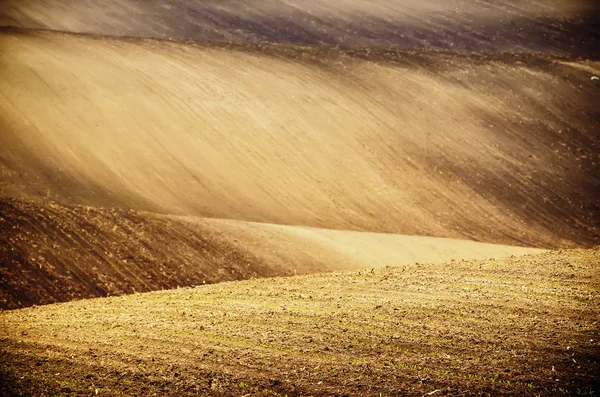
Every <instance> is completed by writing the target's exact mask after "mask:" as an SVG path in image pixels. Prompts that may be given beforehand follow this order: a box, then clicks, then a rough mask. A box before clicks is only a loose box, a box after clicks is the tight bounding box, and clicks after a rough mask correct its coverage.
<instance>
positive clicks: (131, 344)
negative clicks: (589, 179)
mask: <svg viewBox="0 0 600 397" xmlns="http://www.w3.org/2000/svg"><path fill="white" fill-rule="evenodd" d="M598 288H600V251H599V250H598V249H593V250H573V251H561V252H551V253H544V254H541V255H538V256H528V257H522V258H513V259H508V260H503V261H496V260H486V261H480V262H454V263H447V264H440V265H422V264H421V265H415V264H413V265H409V266H401V267H390V268H383V269H378V270H374V271H361V272H346V273H334V274H322V275H312V276H302V277H300V276H299V277H291V278H279V279H260V280H250V281H244V282H235V283H223V284H217V285H210V286H205V287H202V288H195V289H190V288H182V289H178V290H173V291H159V292H153V293H148V294H136V295H131V296H126V297H119V298H106V299H97V300H86V301H79V302H71V303H67V304H56V305H48V306H44V307H36V308H28V309H22V310H15V311H10V312H3V313H0V392H1V393H2V395H6V396H12V395H21V393H25V394H27V393H29V392H33V393H35V394H36V395H41V394H45V395H52V394H61V393H62V394H68V395H74V396H77V395H82V396H84V395H85V396H88V395H92V394H98V395H108V396H111V395H122V394H126V395H157V396H168V395H178V396H187V395H190V396H192V395H194V396H197V395H206V396H265V395H274V396H284V395H289V396H298V395H304V396H343V395H353V396H355V395H356V396H358V395H360V396H382V395H383V396H397V395H398V396H424V395H432V394H435V395H438V396H455V397H456V396H478V395H486V394H489V395H494V396H556V395H587V396H593V395H596V393H598V392H599V391H600V390H599V389H598V383H597V380H598V378H599V377H600V372H599V370H600V367H598V365H597V362H598V360H599V359H600V344H599V341H598V332H599V331H600V329H599V328H598V322H597V321H598V307H599V305H600V299H599V295H598V293H597V291H598ZM434 392H435V393H434ZM427 393H429V394H427Z"/></svg>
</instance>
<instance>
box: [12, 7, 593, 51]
mask: <svg viewBox="0 0 600 397" xmlns="http://www.w3.org/2000/svg"><path fill="white" fill-rule="evenodd" d="M0 11H1V12H0V25H5V26H15V27H24V28H36V29H40V28H41V29H51V30H58V31H67V32H76V33H92V34H100V35H111V36H135V37H155V38H163V39H171V40H189V39H192V40H198V41H203V42H206V41H216V42H227V43H259V42H267V43H287V44H303V45H323V44H327V45H335V46H344V47H368V48H381V47H383V48H395V49H398V48H404V49H421V50H422V49H425V50H431V49H438V50H450V51H469V52H483V51H485V52H490V51H493V52H514V51H517V52H544V53H552V54H561V55H575V56H585V57H597V56H598V55H600V51H599V48H600V31H599V29H598V27H599V26H600V18H599V15H600V12H599V11H600V6H599V5H598V2H597V1H594V0H528V1H520V0H504V1H498V0H484V1H470V0H455V1H447V0H427V1H421V0H403V1H395V0H344V1H340V0H319V1H307V0H281V1H279V0H218V1H206V0H203V1H179V0H144V1H135V0H104V1H100V0H28V1H22V0H2V1H0Z"/></svg>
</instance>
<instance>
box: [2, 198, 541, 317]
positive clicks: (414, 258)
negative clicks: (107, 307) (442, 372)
mask: <svg viewBox="0 0 600 397" xmlns="http://www.w3.org/2000/svg"><path fill="white" fill-rule="evenodd" d="M541 251H542V250H540V249H535V248H521V247H513V246H505V245H497V244H486V243H478V242H475V241H468V240H456V239H444V238H435V237H423V236H403V235H395V234H383V233H367V232H351V231H344V230H330V229H316V228H307V227H300V226H286V225H274V224H265V223H252V222H244V221H235V220H223V219H209V218H194V217H173V216H165V215H156V214H152V213H140V212H138V211H134V210H119V209H105V208H95V207H84V206H65V205H60V204H57V203H44V204H43V205H42V204H39V203H36V202H31V201H23V200H14V199H13V200H0V264H1V265H2V266H1V267H0V276H1V277H0V308H3V309H15V308H19V307H24V306H31V305H34V304H37V305H39V304H47V303H53V302H64V301H67V300H72V299H81V298H93V297H100V296H108V295H122V294H127V293H134V292H144V291H153V290H157V289H168V288H176V287H180V286H182V287H187V286H193V285H197V284H203V283H208V284H212V283H216V282H219V281H232V280H241V279H248V278H251V277H269V276H271V277H272V276H281V275H288V276H289V275H296V274H305V273H316V272H326V271H333V270H343V269H364V268H378V267H383V266H387V265H407V264H411V263H415V262H434V263H443V262H446V261H448V260H450V259H451V258H453V259H455V260H460V259H479V258H488V257H505V256H510V255H513V254H514V255H519V254H526V253H534V252H541Z"/></svg>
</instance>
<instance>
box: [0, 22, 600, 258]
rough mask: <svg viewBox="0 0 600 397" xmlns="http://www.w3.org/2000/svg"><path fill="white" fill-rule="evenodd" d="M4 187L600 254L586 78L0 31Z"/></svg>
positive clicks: (524, 68) (491, 64)
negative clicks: (581, 248)
mask: <svg viewBox="0 0 600 397" xmlns="http://www.w3.org/2000/svg"><path fill="white" fill-rule="evenodd" d="M0 71H1V73H2V75H3V76H5V78H3V79H2V80H0V92H1V93H2V95H1V96H0V117H1V118H0V122H1V123H2V127H1V128H2V131H3V132H2V134H0V176H1V178H0V190H2V191H3V192H4V194H5V195H6V196H22V195H26V196H30V197H45V198H51V199H54V200H58V201H61V202H66V203H75V204H86V205H94V206H105V207H121V208H131V209H136V210H147V211H153V212H160V213H165V214H176V215H190V216H200V217H211V218H226V219H238V220H244V221H255V222H262V223H275V224H286V225H304V226H313V227H323V228H329V229H345V230H357V231H369V232H388V233H400V234H409V235H428V236H436V237H450V238H461V239H474V240H479V241H486V242H493V243H503V244H518V245H534V246H541V247H555V246H573V245H590V244H594V243H596V242H598V241H599V233H598V230H597V226H598V225H599V224H600V211H599V208H600V206H599V200H600V199H599V197H600V195H598V194H597V193H598V191H599V186H600V182H599V179H598V178H599V175H600V173H599V172H598V153H600V139H599V138H598V137H599V136H600V134H599V131H598V125H600V124H599V118H600V114H599V113H598V109H597V106H596V105H595V104H596V103H598V102H599V99H600V96H599V91H598V88H599V87H598V83H597V81H593V80H590V76H592V75H594V74H600V66H599V64H598V63H597V62H592V61H585V60H578V61H572V62H566V61H562V60H560V59H554V58H549V57H544V56H510V55H499V56H493V55H477V54H471V55H469V56H463V55H453V54H428V53H422V54H417V53H406V52H405V53H402V52H395V51H391V52H390V51H375V50H364V51H362V50H361V51H351V52H348V51H339V50H334V49H328V48H324V47H314V48H298V47H289V46H266V45H265V46H259V47H253V46H230V47H219V46H212V47H211V46H197V45H183V44H175V43H169V42H160V41H154V40H120V39H108V38H100V37H87V36H77V35H68V34H59V33H50V32H27V31H23V32H21V31H15V30H8V31H4V32H3V33H2V34H0Z"/></svg>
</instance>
